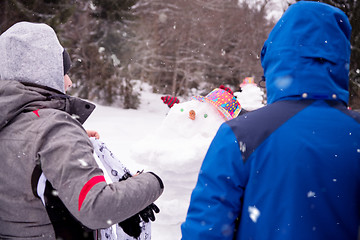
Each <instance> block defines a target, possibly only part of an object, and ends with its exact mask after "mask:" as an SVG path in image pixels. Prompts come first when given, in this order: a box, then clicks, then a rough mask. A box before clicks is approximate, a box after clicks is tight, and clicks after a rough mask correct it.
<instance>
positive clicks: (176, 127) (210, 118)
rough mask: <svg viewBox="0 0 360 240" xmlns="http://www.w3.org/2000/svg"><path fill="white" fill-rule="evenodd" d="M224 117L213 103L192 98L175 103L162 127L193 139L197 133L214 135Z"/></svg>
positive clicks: (179, 135) (203, 135) (205, 135)
mask: <svg viewBox="0 0 360 240" xmlns="http://www.w3.org/2000/svg"><path fill="white" fill-rule="evenodd" d="M223 122H224V119H223V118H222V116H221V115H220V113H219V112H218V110H217V109H216V107H214V106H213V105H211V104H210V103H207V102H200V101H198V100H191V101H187V102H183V103H179V104H175V105H174V106H173V107H172V108H171V109H170V111H169V113H168V115H167V117H166V119H165V120H164V122H163V124H162V126H161V129H163V130H164V131H166V132H168V133H169V132H172V135H173V136H174V135H175V136H176V135H177V136H178V137H186V138H187V139H191V138H192V137H194V136H196V135H201V136H202V137H211V138H212V137H213V136H214V135H215V133H216V131H217V129H218V128H219V126H220V125H221V123H223Z"/></svg>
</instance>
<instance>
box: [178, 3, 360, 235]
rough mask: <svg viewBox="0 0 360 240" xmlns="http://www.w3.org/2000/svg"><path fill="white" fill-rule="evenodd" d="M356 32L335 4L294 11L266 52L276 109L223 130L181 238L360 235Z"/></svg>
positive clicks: (270, 93)
mask: <svg viewBox="0 0 360 240" xmlns="http://www.w3.org/2000/svg"><path fill="white" fill-rule="evenodd" d="M350 34H351V26H350V24H349V21H348V18H347V17H346V15H345V14H344V13H343V12H342V11H341V10H339V9H337V8H335V7H332V6H330V5H327V4H324V3H318V2H309V1H300V2H298V3H296V4H293V5H292V6H290V7H289V8H288V10H287V11H286V12H285V13H284V15H283V16H282V17H281V19H280V20H279V21H278V23H277V24H276V26H275V27H274V28H273V30H272V31H271V33H270V35H269V37H268V39H267V41H266V42H265V44H264V46H263V49H262V53H261V62H262V66H263V69H264V75H265V78H266V88H267V100H268V105H267V106H265V107H263V108H260V109H258V110H256V111H252V112H248V113H246V114H243V115H240V116H239V117H237V118H236V119H233V120H231V121H228V122H225V123H224V124H222V125H221V127H220V128H219V130H218V132H217V134H216V136H215V137H214V139H213V141H212V143H211V145H210V147H209V149H208V152H207V155H206V157H205V159H204V162H203V164H202V167H201V170H200V173H199V177H198V182H197V185H196V187H195V189H194V190H193V193H192V196H191V202H190V206H189V210H188V213H187V217H186V220H185V222H184V223H183V224H182V226H181V229H182V239H184V240H187V239H189V240H197V239H201V240H204V239H206V240H212V239H257V240H259V239H260V240H261V239H266V240H269V239H270V240H271V239H277V240H280V239H284V240H285V239H286V240H289V239H291V240H297V239H306V240H308V239H321V240H323V239H327V240H328V239H354V240H355V239H357V237H358V229H359V223H360V124H359V122H360V114H357V113H355V112H353V111H350V110H349V109H348V108H347V104H348V98H349V92H348V87H349V85H348V84H349V79H348V73H349V60H350V41H349V39H350Z"/></svg>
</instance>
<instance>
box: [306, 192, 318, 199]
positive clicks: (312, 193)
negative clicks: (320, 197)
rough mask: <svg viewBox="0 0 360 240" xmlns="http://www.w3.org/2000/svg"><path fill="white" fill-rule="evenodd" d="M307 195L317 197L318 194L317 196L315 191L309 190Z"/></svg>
mask: <svg viewBox="0 0 360 240" xmlns="http://www.w3.org/2000/svg"><path fill="white" fill-rule="evenodd" d="M307 197H308V198H311V197H316V196H315V192H313V191H309V192H308V193H307Z"/></svg>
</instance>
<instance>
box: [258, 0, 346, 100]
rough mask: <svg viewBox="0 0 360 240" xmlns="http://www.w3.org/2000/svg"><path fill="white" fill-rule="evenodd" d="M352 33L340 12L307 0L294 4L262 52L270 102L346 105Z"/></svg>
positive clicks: (273, 31) (282, 18) (272, 32)
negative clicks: (315, 101) (311, 101)
mask: <svg viewBox="0 0 360 240" xmlns="http://www.w3.org/2000/svg"><path fill="white" fill-rule="evenodd" d="M350 34H351V25H350V23H349V20H348V18H347V16H346V15H345V13H344V12H342V11H341V10H339V9H338V8H335V7H332V6H330V5H328V4H325V3H318V2H308V1H300V2H297V3H296V4H293V5H292V6H290V7H289V8H288V10H287V11H286V12H285V13H284V15H283V16H282V17H281V18H280V20H279V21H278V23H277V24H276V25H275V27H274V28H273V30H272V31H271V33H270V35H269V37H268V39H267V40H266V41H265V43H264V46H263V49H262V52H261V64H262V66H263V69H264V75H265V77H266V88H267V100H268V103H273V102H275V101H278V100H283V99H291V98H297V99H299V98H300V99H301V98H307V99H324V100H340V101H342V102H344V103H346V104H347V103H348V100H349V99H348V98H349V91H348V87H349V76H348V75H349V62H350V51H351V50H350Z"/></svg>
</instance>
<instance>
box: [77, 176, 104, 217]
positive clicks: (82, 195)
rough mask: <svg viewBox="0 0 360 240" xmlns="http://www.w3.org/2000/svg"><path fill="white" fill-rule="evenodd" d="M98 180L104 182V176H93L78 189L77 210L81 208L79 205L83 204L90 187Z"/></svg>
mask: <svg viewBox="0 0 360 240" xmlns="http://www.w3.org/2000/svg"><path fill="white" fill-rule="evenodd" d="M99 182H105V178H104V176H95V177H93V178H91V179H90V180H89V181H87V182H86V183H85V185H84V187H83V188H82V189H81V191H80V195H79V211H80V209H81V205H82V204H83V202H84V200H85V198H86V195H87V194H88V192H89V191H90V189H91V188H92V187H93V186H95V185H96V184H98V183H99Z"/></svg>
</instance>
